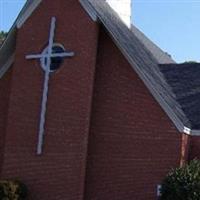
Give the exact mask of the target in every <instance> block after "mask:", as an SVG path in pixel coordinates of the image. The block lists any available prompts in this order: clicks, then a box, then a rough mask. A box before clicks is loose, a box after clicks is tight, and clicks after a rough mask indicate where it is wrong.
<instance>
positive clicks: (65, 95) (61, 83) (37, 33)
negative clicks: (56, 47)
mask: <svg viewBox="0 0 200 200" xmlns="http://www.w3.org/2000/svg"><path fill="white" fill-rule="evenodd" d="M52 16H56V18H57V25H56V40H55V41H56V42H61V43H62V44H63V45H64V46H65V47H66V49H69V50H73V51H74V52H75V54H76V55H75V57H73V58H71V59H65V61H64V64H63V66H62V67H61V68H60V69H59V70H58V71H57V72H55V73H53V74H52V75H51V77H50V84H49V98H48V105H47V121H46V126H45V143H44V152H43V154H42V155H41V156H37V155H36V146H37V137H38V126H39V115H40V104H41V96H42V85H43V78H44V72H43V71H42V69H41V67H40V65H39V62H38V61H30V60H26V59H25V55H27V54H32V53H39V52H41V51H42V50H43V48H44V47H45V45H46V44H47V41H48V34H49V27H50V20H51V17H52ZM97 37H98V26H97V24H96V23H94V22H93V21H92V20H91V19H90V17H89V16H88V14H87V13H86V12H85V10H84V9H83V8H82V7H81V5H80V3H79V2H78V1H77V0H67V1H66V0H56V1H52V0H44V1H42V3H41V5H40V6H39V7H38V9H37V10H36V11H35V12H34V13H33V15H32V16H31V17H30V18H29V19H28V21H27V22H26V23H25V25H23V27H22V28H21V29H20V30H19V32H18V38H17V47H16V62H15V64H14V66H13V82H12V93H11V98H10V109H9V120H8V124H7V135H6V149H5V162H4V166H3V177H4V178H17V179H20V180H22V181H23V182H25V183H26V184H27V186H28V188H29V191H30V197H29V199H33V200H41V199H42V200H56V199H59V200H61V199H62V200H64V199H67V200H78V199H81V200H82V199H83V196H82V195H83V188H84V176H85V162H86V160H85V159H86V150H87V141H88V139H87V137H88V132H89V120H90V109H91V96H92V89H93V77H94V70H95V62H96V49H97V44H96V43H97V41H98V40H97Z"/></svg>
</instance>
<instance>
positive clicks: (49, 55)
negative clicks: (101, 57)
mask: <svg viewBox="0 0 200 200" xmlns="http://www.w3.org/2000/svg"><path fill="white" fill-rule="evenodd" d="M55 25H56V18H55V17H52V19H51V28H50V34H49V43H48V47H47V52H46V53H42V54H35V55H27V56H26V59H41V58H44V59H46V63H45V77H44V85H43V95H42V104H41V113H40V125H39V134H38V145H37V154H38V155H40V154H42V146H43V140H44V126H45V116H46V107H47V98H48V97H47V96H48V85H49V74H50V72H51V71H50V65H51V58H55V57H72V56H74V52H63V53H53V52H52V48H53V40H54V34H55Z"/></svg>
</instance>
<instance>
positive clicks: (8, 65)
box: [0, 54, 15, 79]
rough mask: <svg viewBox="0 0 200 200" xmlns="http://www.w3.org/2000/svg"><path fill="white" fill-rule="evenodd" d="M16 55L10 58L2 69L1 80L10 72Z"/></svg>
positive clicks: (0, 71) (0, 70) (0, 72)
mask: <svg viewBox="0 0 200 200" xmlns="http://www.w3.org/2000/svg"><path fill="white" fill-rule="evenodd" d="M14 60H15V55H14V54H13V55H12V56H10V57H9V59H8V60H7V62H6V63H5V64H4V65H3V67H2V68H1V69H0V79H1V78H2V77H3V75H4V74H5V73H6V72H7V71H8V69H9V68H10V67H11V65H12V64H13V63H14Z"/></svg>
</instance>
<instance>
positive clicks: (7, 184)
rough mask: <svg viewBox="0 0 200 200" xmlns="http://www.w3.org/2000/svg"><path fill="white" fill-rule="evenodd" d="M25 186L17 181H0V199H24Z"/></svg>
mask: <svg viewBox="0 0 200 200" xmlns="http://www.w3.org/2000/svg"><path fill="white" fill-rule="evenodd" d="M27 193H28V191H27V187H26V186H25V185H24V184H23V183H21V182H19V181H0V200H25V199H26V197H27Z"/></svg>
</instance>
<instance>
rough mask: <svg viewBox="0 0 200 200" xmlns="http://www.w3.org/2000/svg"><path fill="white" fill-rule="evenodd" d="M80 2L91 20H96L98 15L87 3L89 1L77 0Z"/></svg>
mask: <svg viewBox="0 0 200 200" xmlns="http://www.w3.org/2000/svg"><path fill="white" fill-rule="evenodd" d="M79 2H80V4H81V5H82V6H83V8H84V10H85V11H86V12H87V13H88V15H89V16H90V18H91V19H92V20H93V21H95V22H96V21H98V17H97V14H96V12H95V11H94V9H93V8H92V7H91V5H90V4H89V2H88V1H87V0H79Z"/></svg>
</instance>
